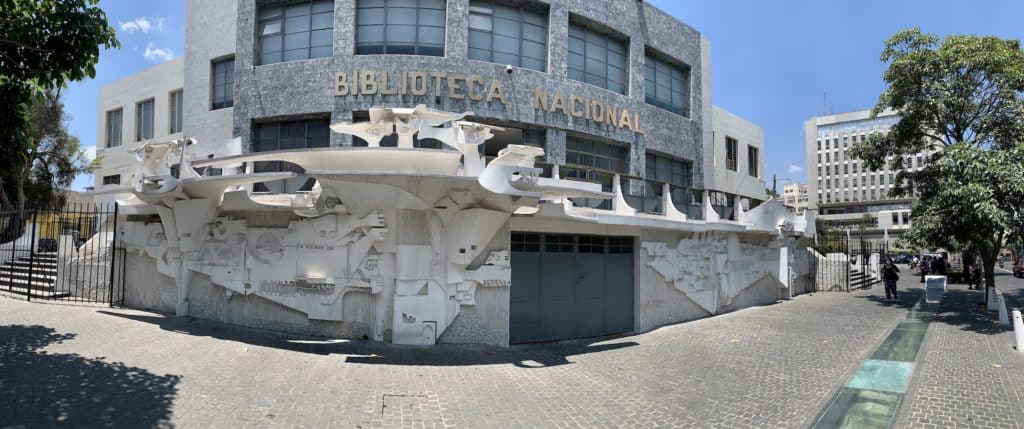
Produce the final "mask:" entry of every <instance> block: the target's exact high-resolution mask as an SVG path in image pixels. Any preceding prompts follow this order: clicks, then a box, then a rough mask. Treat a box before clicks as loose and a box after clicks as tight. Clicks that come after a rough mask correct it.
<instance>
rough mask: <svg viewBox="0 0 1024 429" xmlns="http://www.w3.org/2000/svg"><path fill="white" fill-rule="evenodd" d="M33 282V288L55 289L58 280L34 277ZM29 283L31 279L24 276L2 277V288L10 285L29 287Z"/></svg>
mask: <svg viewBox="0 0 1024 429" xmlns="http://www.w3.org/2000/svg"><path fill="white" fill-rule="evenodd" d="M31 283H32V289H39V290H53V288H54V285H55V283H56V282H54V281H45V280H39V279H32V282H31ZM28 285H29V279H24V278H22V279H19V278H13V279H12V278H9V277H5V278H0V288H7V287H10V286H13V287H28Z"/></svg>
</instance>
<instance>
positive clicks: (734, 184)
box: [708, 106, 768, 201]
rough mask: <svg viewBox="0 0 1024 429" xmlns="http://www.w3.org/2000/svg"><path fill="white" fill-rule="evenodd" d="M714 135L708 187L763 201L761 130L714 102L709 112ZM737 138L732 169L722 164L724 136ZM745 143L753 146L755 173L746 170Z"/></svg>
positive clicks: (765, 197) (724, 163) (762, 135)
mask: <svg viewBox="0 0 1024 429" xmlns="http://www.w3.org/2000/svg"><path fill="white" fill-rule="evenodd" d="M712 123H713V125H714V126H713V128H714V138H713V139H712V145H713V146H712V153H713V156H711V157H709V158H711V159H712V160H713V161H712V162H713V164H712V168H711V169H710V170H709V171H711V172H712V176H713V178H712V180H711V183H712V185H711V186H708V189H712V190H716V191H721V192H726V193H730V194H735V195H740V196H743V197H746V198H754V199H758V200H761V201H764V200H766V199H767V198H768V194H767V193H766V192H765V185H764V182H762V180H763V177H764V174H765V172H764V130H763V129H761V127H759V126H757V125H755V124H754V123H752V122H750V121H747V120H745V119H743V118H741V117H739V116H736V115H734V114H732V113H729V112H728V111H726V110H725V109H722V108H720V107H718V106H715V107H714V116H713V120H712ZM727 136H728V137H732V138H734V139H736V140H738V143H737V145H736V152H737V157H738V158H737V161H736V171H732V170H729V169H728V168H727V165H726V149H725V138H726V137H727ZM747 146H753V147H755V148H757V153H758V160H757V176H756V177H755V176H751V175H750V174H749V171H748V158H747Z"/></svg>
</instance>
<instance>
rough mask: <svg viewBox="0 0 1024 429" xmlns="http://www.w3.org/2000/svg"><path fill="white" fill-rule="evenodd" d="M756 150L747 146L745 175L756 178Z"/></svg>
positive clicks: (844, 167) (844, 170) (844, 169)
mask: <svg viewBox="0 0 1024 429" xmlns="http://www.w3.org/2000/svg"><path fill="white" fill-rule="evenodd" d="M757 156H758V150H757V148H756V147H753V146H747V174H749V175H750V176H752V177H759V176H758V173H759V172H758V158H757ZM845 172H846V166H843V173H845Z"/></svg>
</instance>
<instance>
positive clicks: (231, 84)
mask: <svg viewBox="0 0 1024 429" xmlns="http://www.w3.org/2000/svg"><path fill="white" fill-rule="evenodd" d="M211 68H212V72H213V79H212V83H213V97H212V98H213V100H212V102H213V105H212V107H211V110H217V109H223V108H225V107H231V106H234V105H235V59H234V58H228V59H225V60H220V61H214V62H213V66H212V67H211Z"/></svg>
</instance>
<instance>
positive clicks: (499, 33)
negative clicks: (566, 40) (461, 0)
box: [469, 0, 548, 71]
mask: <svg viewBox="0 0 1024 429" xmlns="http://www.w3.org/2000/svg"><path fill="white" fill-rule="evenodd" d="M527 6H528V5H527ZM547 42H548V15H547V11H545V10H543V9H540V8H531V7H524V6H517V7H513V6H510V5H509V4H506V3H505V2H504V1H501V0H471V1H470V2H469V58H470V59H474V60H480V61H490V62H492V63H498V64H511V65H514V66H518V67H522V68H527V69H533V70H537V71H544V70H545V68H546V65H547V58H548V47H547Z"/></svg>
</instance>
